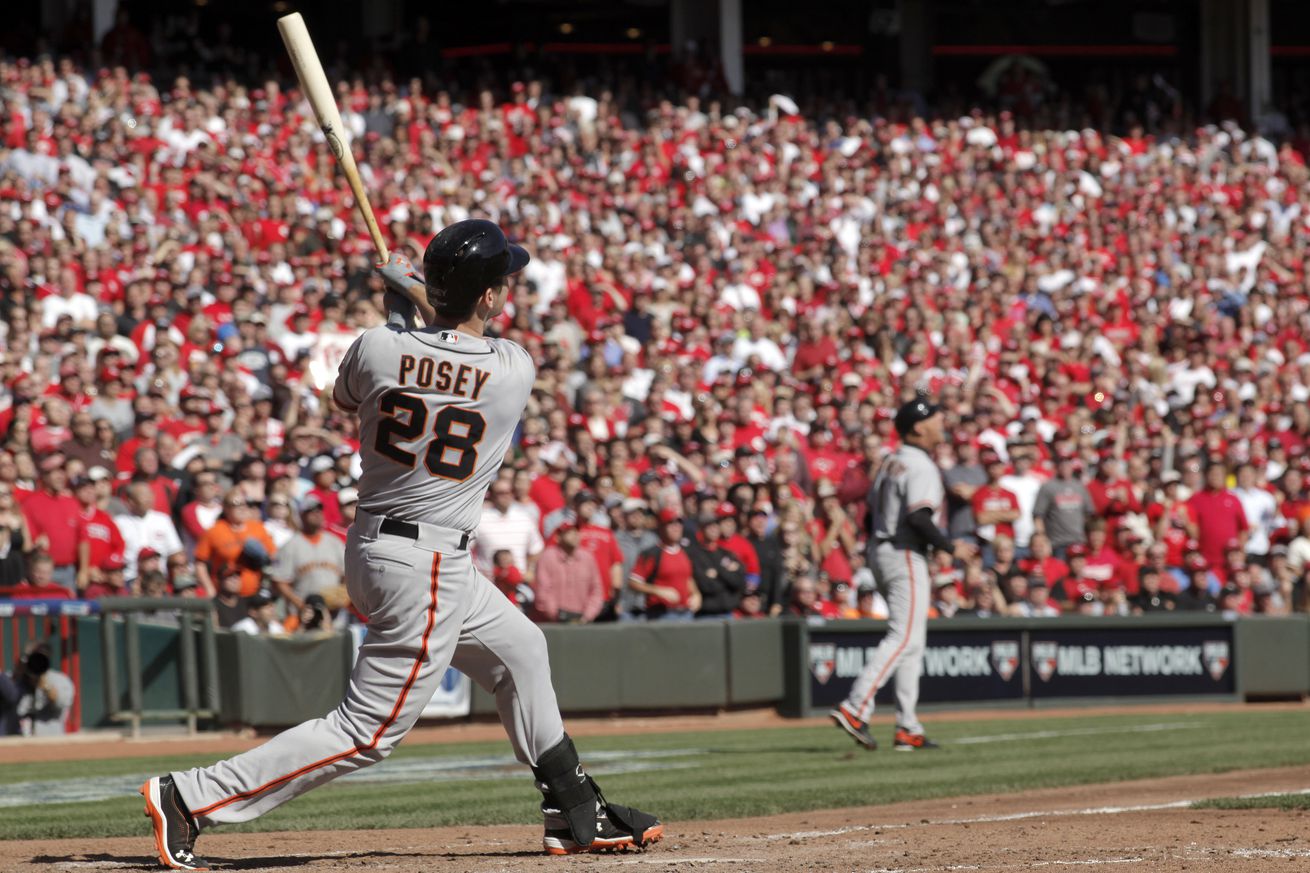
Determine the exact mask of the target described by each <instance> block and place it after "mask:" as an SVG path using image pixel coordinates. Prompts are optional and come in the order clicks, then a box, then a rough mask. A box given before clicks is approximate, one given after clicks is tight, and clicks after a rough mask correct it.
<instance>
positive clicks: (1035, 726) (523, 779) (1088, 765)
mask: <svg viewBox="0 0 1310 873" xmlns="http://www.w3.org/2000/svg"><path fill="white" fill-rule="evenodd" d="M1150 725H1165V726H1166V727H1163V728H1160V729H1149V730H1142V728H1143V727H1144V726H1150ZM930 727H932V728H934V729H933V730H932V735H933V736H934V737H935V738H936V739H938V740H939V741H941V742H942V743H943V744H944V746H945V748H943V749H942V750H940V751H938V752H923V753H914V754H901V753H895V752H892V751H889V750H882V751H878V752H873V753H868V752H857V751H856V749H855V746H854V744H853V743H852V742H850V740H849V739H847V738H846V737H845V735H843V734H841V733H839V732H838V731H837V730H836V729H835V728H833V727H830V726H819V727H816V726H798V727H785V728H778V729H771V730H749V731H712V732H701V733H670V734H654V735H644V736H618V737H603V738H601V737H597V738H586V739H583V740H579V742H578V745H579V748H580V750H581V752H582V758H583V761H584V762H586V761H587V756H588V754H589V753H590V754H594V753H596V752H600V751H623V750H642V751H661V750H662V751H666V752H671V753H673V754H670V755H669V756H668V757H662V758H659V759H657V760H655V761H654V762H653V763H654V764H655V765H656V766H654V767H653V768H652V769H649V770H646V771H643V772H631V773H610V774H608V775H607V774H606V771H607V770H608V769H610V768H611V766H612V765H607V764H601V765H598V766H595V767H592V770H593V772H594V773H595V774H596V776H597V778H598V780H599V781H600V783H601V785H602V787H603V788H604V790H605V793H606V795H607V796H608V797H610V798H611V799H613V800H615V801H618V802H620V803H630V804H634V805H636V806H639V807H641V808H643V809H648V810H650V811H653V812H656V813H657V814H659V815H660V816H662V817H664V818H665V819H668V820H674V821H677V820H682V821H687V820H705V819H717V818H736V817H741V816H751V815H765V814H771V813H780V812H792V811H802V810H809V809H822V808H834V807H845V806H862V805H870V804H886V803H895V802H898V801H906V800H915V799H923V798H935V797H950V796H959V795H966V794H981V793H991V792H1010V791H1022V790H1025V789H1030V788H1042V787H1055V786H1063V785H1080V784H1089V783H1094V782H1109V781H1117V780H1127V779H1140V778H1150V777H1158V776H1166V775H1177V774H1188V773H1216V772H1222V771H1227V770H1235V769H1246V768H1259V767H1281V766H1290V765H1296V764H1306V763H1310V719H1307V718H1306V716H1305V714H1304V713H1302V712H1298V711H1268V712H1260V711H1259V710H1251V709H1241V710H1236V709H1235V710H1234V711H1232V712H1219V713H1207V714H1204V715H1190V716H1189V715H1160V714H1140V715H1127V716H1125V715H1115V716H1098V715H1095V714H1092V713H1087V714H1080V715H1077V716H1073V717H1061V718H1050V717H1047V718H1023V719H1013V720H1010V719H1007V720H998V721H985V722H981V723H974V724H971V723H969V722H967V721H955V722H944V723H941V724H939V725H931V724H930ZM1042 732H1055V733H1065V732H1081V733H1080V734H1079V735H1075V736H1045V737H1041V736H1034V734H1039V733H1042ZM876 733H877V735H878V737H879V739H880V740H890V736H889V734H890V730H889V729H888V728H887V727H886V725H879V726H876ZM1008 735H1017V736H1013V737H1010V738H1006V737H1007V736H1008ZM1238 735H1240V736H1241V737H1242V742H1240V743H1234V742H1232V737H1234V736H1238ZM978 738H991V739H993V740H996V741H993V742H977V739H978ZM970 739H972V740H973V741H972V742H968V741H967V740H970ZM961 740H966V741H965V742H960V741H961ZM508 753H509V746H508V743H507V742H505V741H500V742H495V743H461V744H443V745H426V746H420V745H416V746H406V747H402V748H401V749H399V750H398V751H397V752H396V754H395V755H394V756H393V758H392V760H393V761H395V762H397V763H399V764H402V765H403V763H404V762H406V761H413V762H416V763H418V762H420V759H425V758H428V759H430V758H438V759H443V760H448V761H460V760H463V759H469V758H475V757H479V756H493V757H494V756H506V755H508ZM212 760H213V757H212V756H208V757H206V756H177V755H174V756H169V757H160V758H149V759H144V758H130V759H121V760H106V761H96V762H86V761H78V762H70V763H39V764H11V765H6V766H5V767H3V768H0V794H2V793H3V792H4V791H5V786H6V785H14V784H15V783H21V782H29V781H48V780H57V779H74V778H76V779H87V778H91V777H102V776H103V777H108V776H119V777H127V776H133V775H139V776H142V777H144V776H145V775H148V774H151V773H159V772H163V771H166V770H170V769H180V768H185V767H190V766H197V765H203V764H207V763H210V762H211V761H212ZM647 763H652V762H647ZM15 790H17V789H15ZM536 803H537V794H536V792H535V791H534V790H533V789H532V785H531V778H530V776H529V774H528V772H527V770H526V769H525V768H524V769H521V770H517V771H515V772H514V773H513V774H512V775H507V776H504V777H501V778H494V779H481V780H476V781H474V780H469V781H459V782H440V783H410V784H363V783H356V784H350V783H335V784H330V785H327V786H324V787H322V788H320V789H318V790H316V791H313V792H310V793H309V794H306V795H304V796H302V797H301V798H299V799H297V800H296V801H295V802H293V803H290V804H287V805H286V806H283V807H281V808H280V809H277V810H275V811H274V812H272V813H270V814H268V815H266V816H264V817H263V818H261V819H259V820H257V821H254V822H249V823H246V824H244V825H239V826H234V827H233V828H231V829H233V830H242V831H272V830H315V829H329V828H390V827H401V828H409V827H415V828H417V827H430V826H434V825H455V824H465V825H474V824H482V823H488V824H490V823H514V822H519V823H529V822H534V821H539V820H540V819H539V814H538V812H537V808H536ZM145 828H146V824H145V820H144V818H143V817H142V815H141V802H140V798H138V797H137V796H136V795H135V794H134V793H126V792H125V793H124V795H123V796H122V797H121V798H113V799H109V800H100V801H91V802H83V803H62V804H42V805H37V804H23V805H19V806H10V807H0V839H20V838H22V839H49V838H59V837H83V838H85V837H100V836H124V835H132V834H141V833H144V832H145Z"/></svg>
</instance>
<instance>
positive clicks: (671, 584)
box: [632, 545, 691, 610]
mask: <svg viewBox="0 0 1310 873" xmlns="http://www.w3.org/2000/svg"><path fill="white" fill-rule="evenodd" d="M660 549H661V550H662V551H663V554H661V555H660V556H659V566H658V567H656V566H655V564H656V561H655V557H654V554H653V552H646V553H643V554H642V555H641V557H639V558H637V563H636V564H634V565H633V566H632V575H633V576H635V577H636V578H638V579H640V580H641V581H643V582H645V583H646V584H648V585H659V586H662V587H664V588H672V589H673V590H674V591H676V592H678V599H677V602H675V603H666V602H664V601H663V600H661V599H660V598H658V597H655V596H653V595H647V597H646V609H648V610H650V609H656V610H659V609H664V608H669V609H686V608H687V604H688V598H690V597H691V558H689V557H687V553H686V552H685V551H683V548H682V546H679V545H674V546H664V545H661V546H660ZM653 571H657V572H654V576H652V575H651V574H652V572H653Z"/></svg>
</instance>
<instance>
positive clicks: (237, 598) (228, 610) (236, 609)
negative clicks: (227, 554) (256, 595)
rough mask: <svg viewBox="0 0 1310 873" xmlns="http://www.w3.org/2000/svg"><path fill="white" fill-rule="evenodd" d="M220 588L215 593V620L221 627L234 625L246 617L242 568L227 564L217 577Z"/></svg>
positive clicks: (221, 568) (213, 598)
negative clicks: (242, 591) (242, 592)
mask: <svg viewBox="0 0 1310 873" xmlns="http://www.w3.org/2000/svg"><path fill="white" fill-rule="evenodd" d="M216 584H217V586H218V590H217V591H216V592H215V593H214V595H213V597H212V601H213V604H214V620H215V622H216V623H217V625H218V626H219V627H220V628H229V629H230V628H231V627H232V625H234V624H236V623H237V622H238V621H240V620H241V619H243V618H245V617H246V598H244V597H242V596H241V568H240V567H238V566H237V565H236V564H225V565H223V566H222V567H220V568H219V570H218V574H217V577H216Z"/></svg>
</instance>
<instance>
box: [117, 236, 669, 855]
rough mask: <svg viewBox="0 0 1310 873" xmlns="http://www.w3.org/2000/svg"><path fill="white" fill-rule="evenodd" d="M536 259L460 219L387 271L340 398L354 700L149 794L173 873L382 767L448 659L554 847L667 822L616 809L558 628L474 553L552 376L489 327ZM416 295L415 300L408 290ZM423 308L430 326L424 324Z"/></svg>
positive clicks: (337, 392)
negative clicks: (488, 718) (204, 851)
mask: <svg viewBox="0 0 1310 873" xmlns="http://www.w3.org/2000/svg"><path fill="white" fill-rule="evenodd" d="M527 262H528V253H527V252H526V251H524V250H523V249H522V248H520V247H519V246H516V245H511V244H510V243H509V242H508V241H507V240H506V239H505V235H504V233H503V232H502V231H501V229H500V228H499V227H497V226H496V225H495V224H493V223H491V222H489V221H483V220H478V219H470V220H467V221H461V222H459V223H457V224H453V225H451V226H450V227H447V228H446V229H444V230H443V231H441V233H439V234H437V235H436V237H434V238H433V240H432V242H430V243H429V244H428V247H427V250H426V251H425V252H424V255H423V272H424V276H425V278H426V283H424V282H423V281H422V280H420V279H419V278H418V277H417V276H416V275H415V273H414V268H413V266H412V265H411V264H410V263H409V261H408V259H406V258H405V257H404V256H402V255H392V256H391V259H390V260H389V261H388V262H387V263H386V264H385V265H384V266H382V267H381V268H380V271H381V274H382V276H383V278H384V279H385V280H386V283H387V286H388V288H389V289H390V290H389V291H388V295H387V300H388V310H389V314H390V319H389V321H388V323H387V324H386V325H383V326H380V327H375V328H372V329H370V330H368V331H365V332H364V333H363V334H362V335H361V336H360V337H359V338H358V339H357V340H356V341H355V343H354V345H352V346H351V348H350V350H349V351H348V352H347V353H346V356H345V358H344V359H343V360H342V362H341V367H340V371H339V374H338V377H337V381H336V386H335V389H334V393H333V396H334V399H335V401H336V403H337V404H338V405H339V406H340V407H341V408H343V409H345V410H347V411H350V412H355V413H357V414H358V415H359V417H360V426H361V428H360V438H361V448H360V453H361V456H362V457H361V460H362V462H363V475H362V478H361V479H360V483H359V495H360V496H359V509H358V512H357V514H356V517H355V521H354V523H353V524H352V525H351V526H350V531H349V534H348V537H347V540H346V586H347V590H348V591H349V593H350V600H351V602H352V603H353V604H354V605H355V607H356V608H357V609H359V610H360V611H361V612H363V613H364V614H365V615H367V616H368V635H367V636H366V637H365V638H364V642H363V643H362V644H361V645H360V647H359V656H358V660H357V661H356V663H355V668H354V671H353V672H352V673H351V676H350V684H349V687H348V689H347V691H346V697H345V699H344V700H343V701H342V702H341V704H340V705H339V706H337V708H336V709H335V710H333V711H332V712H331V713H329V714H328V715H327V716H325V717H323V718H317V719H312V720H310V721H307V722H305V723H304V724H301V725H299V726H298V727H294V728H291V729H290V730H288V731H285V732H284V733H282V734H279V735H278V736H276V737H274V738H273V739H272V740H270V741H269V742H267V743H265V744H264V745H262V746H260V747H258V748H256V749H252V750H251V751H249V752H245V753H244V754H241V755H237V756H236V757H234V758H230V759H228V760H226V761H220V762H219V763H217V764H214V765H213V766H211V767H202V768H198V769H195V770H188V771H185V772H175V773H170V774H168V775H166V776H156V777H153V778H151V779H149V780H147V781H146V783H145V784H144V785H142V786H141V793H142V794H143V795H144V796H145V799H146V814H147V815H148V816H149V817H150V818H151V820H152V822H153V824H154V833H155V843H156V849H157V850H158V852H159V857H160V860H161V861H162V862H163V863H164V864H165V865H166V866H168V867H172V868H175V869H181V870H201V869H207V868H206V865H205V863H204V862H203V861H201V860H200V859H199V858H197V857H196V856H195V854H194V844H195V840H196V836H197V835H198V834H199V832H200V830H201V829H202V828H206V827H210V826H212V825H217V824H226V823H230V822H241V821H248V820H250V819H253V818H255V817H257V816H260V815H263V814H264V813H266V812H268V811H269V810H271V809H274V808H275V807H277V806H280V805H281V804H283V803H285V802H287V801H288V800H291V799H292V798H293V797H297V796H298V795H300V794H303V793H304V792H306V791H308V790H309V789H311V788H314V787H316V786H318V785H322V784H323V783H325V782H328V781H330V780H332V779H334V778H336V777H337V776H340V775H342V774H344V773H350V772H352V771H354V770H358V769H360V768H361V767H367V766H368V765H370V764H373V763H376V762H378V761H381V760H382V759H383V758H385V757H386V756H387V755H388V754H389V753H390V752H391V750H392V749H393V748H395V746H396V744H397V743H398V742H400V740H401V738H402V737H404V736H405V734H406V733H408V732H409V729H410V728H411V727H413V725H414V722H415V721H416V720H417V719H418V717H419V714H420V712H421V711H422V709H423V707H424V706H425V705H426V704H427V702H428V700H429V699H430V698H431V697H432V693H433V691H434V690H435V689H436V687H437V685H438V683H439V682H440V681H441V677H442V676H443V674H444V673H445V672H446V667H447V666H448V665H452V664H453V665H454V666H455V667H456V668H457V669H459V670H461V671H462V672H464V673H465V674H467V675H468V676H469V677H470V678H472V679H473V681H475V682H477V683H478V684H479V685H481V686H482V687H483V688H485V689H486V690H487V691H488V692H490V693H492V694H494V695H495V697H496V707H497V709H498V711H499V713H500V719H501V722H502V724H504V726H505V730H506V732H507V733H508V734H509V739H510V743H511V744H512V745H513V748H514V754H515V756H516V757H517V758H518V759H519V760H520V761H522V762H523V763H525V764H527V765H529V766H530V767H531V768H532V772H533V773H534V775H535V776H536V780H537V788H538V789H539V790H540V791H541V792H542V794H543V800H542V805H541V809H542V813H543V814H544V816H545V836H544V841H543V845H544V847H545V849H546V851H547V852H549V853H551V854H569V853H573V852H586V851H597V850H601V849H617V848H626V847H629V846H637V847H640V846H644V845H646V844H648V843H651V842H654V841H656V840H658V839H660V837H661V836H662V835H663V825H662V824H660V822H659V821H658V820H656V819H655V817H654V816H651V815H648V814H646V813H643V812H640V811H638V810H635V809H631V808H628V807H625V806H619V805H617V804H612V803H608V802H606V800H605V798H604V797H603V796H602V795H601V794H600V790H599V789H598V787H597V786H596V783H595V782H594V781H593V780H592V779H591V777H590V776H588V775H587V774H586V772H585V771H584V770H583V768H582V765H581V764H580V763H579V762H578V755H577V752H576V750H575V749H574V747H573V741H572V740H571V739H570V738H569V736H568V734H566V733H565V732H564V724H563V721H562V720H561V718H560V714H559V706H558V704H557V703H556V700H555V691H554V689H553V687H552V686H551V681H550V664H549V661H548V659H547V652H546V641H545V638H544V637H543V636H542V633H541V630H540V629H539V628H538V627H537V626H536V625H534V624H532V622H530V621H529V620H528V619H527V618H526V617H525V616H524V615H523V614H522V613H521V612H519V610H518V609H516V608H515V607H514V604H512V603H510V601H509V600H508V599H506V597H505V596H504V595H503V594H501V593H500V592H499V591H497V590H496V588H495V587H494V586H493V585H492V584H491V582H489V581H488V580H487V579H486V578H485V577H484V576H483V575H482V574H481V573H479V572H478V571H477V570H475V569H474V566H473V562H472V559H471V557H470V555H469V539H470V533H469V532H470V531H471V530H473V528H475V527H476V526H477V523H478V517H479V515H480V514H481V512H482V503H483V499H484V495H485V493H486V490H487V486H488V485H489V484H490V483H491V482H493V481H495V478H496V473H497V471H498V470H499V469H500V465H501V461H502V459H503V458H504V456H505V453H506V450H507V449H508V448H509V446H510V439H511V437H512V435H513V433H514V429H515V427H516V426H517V425H518V421H519V417H520V416H521V415H522V414H523V409H524V406H525V404H526V403H527V400H528V396H529V394H530V392H531V390H532V385H533V383H534V381H535V380H536V369H535V367H534V365H533V362H532V359H531V357H529V355H528V353H527V352H526V351H524V350H523V349H522V348H521V347H520V346H518V345H516V344H515V343H513V342H510V341H508V340H504V339H495V338H491V337H487V336H485V335H484V331H485V329H486V326H487V324H488V322H489V321H490V320H491V319H492V318H494V317H496V316H497V315H499V314H500V313H501V311H502V310H503V309H504V306H505V301H506V298H507V296H508V293H509V283H510V277H511V276H512V275H513V274H514V273H517V272H518V271H519V270H521V269H523V267H524V265H525V264H527ZM402 295H403V296H402ZM410 300H412V301H413V305H417V307H418V309H419V311H420V313H421V314H422V315H423V319H424V321H425V322H427V324H428V325H430V326H429V327H427V328H421V329H413V328H411V326H410V324H411V318H412V316H413V305H411V304H410V303H409V302H408V301H410Z"/></svg>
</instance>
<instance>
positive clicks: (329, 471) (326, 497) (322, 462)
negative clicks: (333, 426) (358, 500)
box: [302, 455, 341, 526]
mask: <svg viewBox="0 0 1310 873" xmlns="http://www.w3.org/2000/svg"><path fill="white" fill-rule="evenodd" d="M309 475H310V480H311V481H312V482H313V486H312V487H311V488H310V489H309V490H308V491H307V492H306V493H305V498H304V499H305V500H308V499H311V498H312V499H315V500H317V501H318V504H319V506H320V507H322V510H323V518H324V519H325V520H326V522H327V524H328V525H329V526H340V524H341V504H340V503H338V502H337V492H336V490H335V488H334V487H333V486H335V485H336V481H337V465H336V461H334V460H333V459H332V456H331V455H319V456H318V457H317V458H315V459H314V460H312V461H310V463H309ZM302 512H303V509H302Z"/></svg>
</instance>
